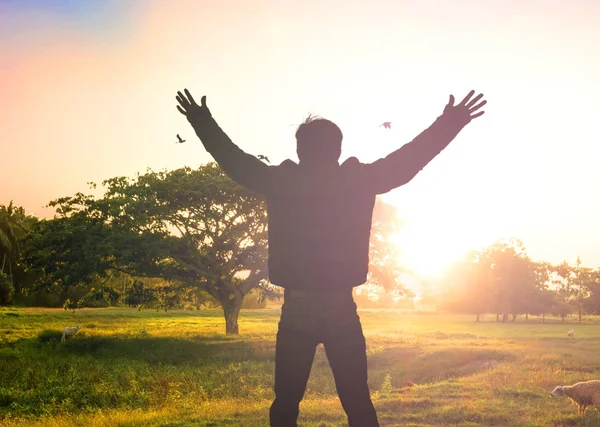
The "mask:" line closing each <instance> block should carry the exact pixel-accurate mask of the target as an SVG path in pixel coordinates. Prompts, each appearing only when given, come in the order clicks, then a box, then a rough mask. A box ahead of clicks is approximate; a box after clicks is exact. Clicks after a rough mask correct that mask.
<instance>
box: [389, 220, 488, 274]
mask: <svg viewBox="0 0 600 427" xmlns="http://www.w3.org/2000/svg"><path fill="white" fill-rule="evenodd" d="M466 230H469V228H468V227H453V228H450V227H447V224H443V223H436V222H435V221H425V220H423V221H419V220H415V221H409V222H407V223H406V224H405V226H404V227H403V229H402V230H401V231H399V232H398V233H396V234H394V235H393V236H391V237H390V240H391V241H392V242H393V243H394V244H395V245H397V247H398V249H399V252H400V259H399V261H400V264H401V265H405V266H407V267H408V268H410V269H411V270H413V271H414V272H415V274H416V275H417V276H418V277H420V278H424V279H426V278H434V277H439V276H441V275H443V274H444V271H445V270H446V268H448V267H449V266H450V265H451V264H452V263H453V262H454V261H456V260H458V259H459V258H461V257H462V256H463V255H464V254H466V253H467V252H469V251H470V250H473V249H478V248H480V247H483V246H485V245H486V241H487V239H485V238H483V236H481V234H477V233H476V232H472V233H469V232H468V231H466Z"/></svg>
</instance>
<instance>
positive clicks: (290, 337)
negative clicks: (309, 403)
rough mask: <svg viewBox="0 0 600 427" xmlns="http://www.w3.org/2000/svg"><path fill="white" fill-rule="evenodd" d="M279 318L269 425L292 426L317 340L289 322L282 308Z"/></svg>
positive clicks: (296, 417) (272, 426)
mask: <svg viewBox="0 0 600 427" xmlns="http://www.w3.org/2000/svg"><path fill="white" fill-rule="evenodd" d="M281 320H282V321H281V322H280V323H279V331H278V332H277V344H276V347H275V401H274V402H273V404H272V405H271V411H270V419H271V427H296V425H297V420H298V413H299V405H300V401H301V400H302V398H303V397H304V392H305V390H306V383H307V382H308V377H309V376H310V369H311V367H312V363H313V360H314V357H315V351H316V348H317V345H318V341H317V339H316V338H315V337H314V336H313V334H311V333H310V332H309V331H303V330H302V329H300V328H294V327H293V325H292V326H290V325H289V324H288V322H287V320H289V319H286V314H285V312H284V313H283V315H282V319H281ZM294 320H295V319H294ZM298 321H301V319H298Z"/></svg>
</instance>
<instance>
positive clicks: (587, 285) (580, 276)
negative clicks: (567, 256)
mask: <svg viewBox="0 0 600 427" xmlns="http://www.w3.org/2000/svg"><path fill="white" fill-rule="evenodd" d="M554 272H555V273H556V275H557V279H556V281H555V283H556V284H557V285H558V293H559V295H560V296H561V297H562V299H563V301H565V302H567V303H568V304H570V305H571V306H572V307H573V309H574V310H575V311H576V312H577V317H578V320H579V323H581V321H582V319H583V315H584V314H585V313H586V309H587V307H589V301H590V298H591V296H592V290H593V289H594V288H595V287H596V286H597V283H598V280H597V275H596V273H595V272H594V271H593V270H592V269H591V268H588V267H584V266H583V265H582V263H581V259H579V258H577V262H576V263H575V265H574V266H571V265H569V263H567V262H566V261H565V262H563V263H562V264H559V265H557V266H555V267H554Z"/></svg>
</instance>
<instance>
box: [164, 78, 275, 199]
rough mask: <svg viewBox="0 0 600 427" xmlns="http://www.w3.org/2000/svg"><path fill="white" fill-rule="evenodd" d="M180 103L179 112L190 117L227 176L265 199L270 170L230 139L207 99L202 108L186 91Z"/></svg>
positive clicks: (181, 95) (201, 101)
mask: <svg viewBox="0 0 600 427" xmlns="http://www.w3.org/2000/svg"><path fill="white" fill-rule="evenodd" d="M176 99H177V101H178V102H179V105H178V106H177V109H178V110H179V112H180V113H181V114H183V115H184V116H186V117H187V119H188V121H189V122H190V124H191V125H192V127H193V128H194V130H195V131H196V135H198V138H200V141H202V144H203V145H204V148H206V151H208V152H209V153H210V154H211V155H212V156H213V158H214V159H215V161H216V162H217V163H218V164H219V166H220V167H221V168H222V169H223V170H224V171H225V173H226V174H227V175H228V176H229V177H230V178H231V179H233V180H234V181H235V182H237V183H238V184H240V185H242V186H244V187H246V188H248V189H249V190H252V191H254V192H256V193H259V194H263V195H264V194H265V193H266V192H267V190H268V175H269V166H267V165H265V164H264V163H263V162H261V161H260V160H258V159H257V158H256V157H254V156H252V155H250V154H247V153H245V152H244V151H242V150H241V149H240V148H239V147H238V146H237V145H235V144H234V143H233V142H232V141H231V139H229V137H228V136H227V135H226V134H225V132H223V130H222V129H221V128H220V127H219V125H218V124H217V122H216V121H215V119H213V117H212V114H211V113H210V110H209V109H208V107H207V106H206V96H203V97H202V98H201V100H200V105H198V104H197V103H196V101H194V98H192V95H191V94H190V92H189V91H188V90H187V89H185V95H184V94H182V93H181V92H177V96H176Z"/></svg>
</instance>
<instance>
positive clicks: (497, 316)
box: [496, 313, 500, 322]
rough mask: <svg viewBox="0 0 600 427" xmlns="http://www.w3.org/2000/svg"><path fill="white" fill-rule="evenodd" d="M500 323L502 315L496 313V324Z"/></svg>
mask: <svg viewBox="0 0 600 427" xmlns="http://www.w3.org/2000/svg"><path fill="white" fill-rule="evenodd" d="M499 321H500V313H496V322H499Z"/></svg>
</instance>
